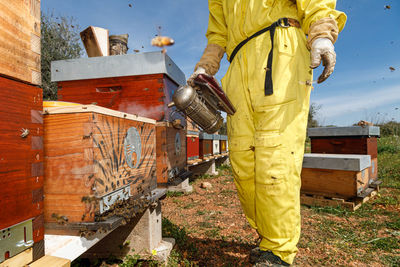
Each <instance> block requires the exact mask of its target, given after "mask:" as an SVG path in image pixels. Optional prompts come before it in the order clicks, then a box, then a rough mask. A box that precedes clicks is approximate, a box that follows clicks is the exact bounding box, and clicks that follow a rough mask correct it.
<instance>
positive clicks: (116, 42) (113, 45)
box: [108, 34, 129, 56]
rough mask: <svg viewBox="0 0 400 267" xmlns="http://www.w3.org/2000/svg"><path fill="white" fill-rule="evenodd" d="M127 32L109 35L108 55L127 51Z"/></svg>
mask: <svg viewBox="0 0 400 267" xmlns="http://www.w3.org/2000/svg"><path fill="white" fill-rule="evenodd" d="M128 37H129V35H128V34H120V35H110V37H109V38H108V39H109V42H110V55H114V56H115V55H125V54H126V53H127V52H128Z"/></svg>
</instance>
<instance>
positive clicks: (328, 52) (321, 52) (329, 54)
mask: <svg viewBox="0 0 400 267" xmlns="http://www.w3.org/2000/svg"><path fill="white" fill-rule="evenodd" d="M321 60H322V65H323V66H324V67H325V68H324V71H323V72H322V74H321V75H320V76H319V77H318V83H322V82H323V81H325V80H326V79H328V77H329V76H330V75H331V74H332V72H333V70H334V69H335V64H336V53H335V47H334V46H333V44H332V41H331V40H330V39H328V38H317V39H315V40H314V41H313V43H312V45H311V65H310V68H312V69H315V68H317V67H318V66H319V65H320V64H321Z"/></svg>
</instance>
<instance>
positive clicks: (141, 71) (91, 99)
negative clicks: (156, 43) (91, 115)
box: [51, 52, 186, 126]
mask: <svg viewBox="0 0 400 267" xmlns="http://www.w3.org/2000/svg"><path fill="white" fill-rule="evenodd" d="M51 74H52V81H55V82H57V84H58V90H59V91H58V96H59V100H63V101H70V102H76V103H81V104H92V103H96V104H97V105H99V106H102V107H106V108H110V109H114V110H118V111H121V112H126V113H129V114H136V115H139V116H142V117H146V118H151V119H154V120H157V121H169V122H173V121H174V120H177V119H179V120H180V122H181V124H182V125H183V126H186V121H185V117H184V116H182V114H180V113H179V112H177V111H176V107H171V108H168V104H169V103H170V102H171V101H172V95H173V93H174V92H175V90H176V89H177V88H178V86H179V85H181V84H185V83H186V79H185V75H184V74H183V72H182V71H181V70H180V69H179V68H178V67H177V66H176V65H175V63H174V62H173V61H172V60H171V59H170V58H169V57H168V56H167V55H166V54H162V53H160V52H150V53H142V54H134V55H119V56H109V57H93V58H81V59H75V60H63V61H55V62H52V73H51Z"/></svg>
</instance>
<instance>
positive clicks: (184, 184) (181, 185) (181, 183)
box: [167, 178, 193, 194]
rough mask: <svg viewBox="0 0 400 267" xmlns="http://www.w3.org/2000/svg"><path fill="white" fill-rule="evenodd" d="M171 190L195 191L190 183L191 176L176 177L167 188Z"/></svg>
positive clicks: (186, 192)
mask: <svg viewBox="0 0 400 267" xmlns="http://www.w3.org/2000/svg"><path fill="white" fill-rule="evenodd" d="M167 190H168V191H170V192H182V193H185V194H188V193H192V192H193V186H191V185H190V184H189V178H186V179H175V180H174V181H173V184H172V185H170V186H168V188H167Z"/></svg>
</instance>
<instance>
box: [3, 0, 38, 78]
mask: <svg viewBox="0 0 400 267" xmlns="http://www.w3.org/2000/svg"><path fill="white" fill-rule="evenodd" d="M0 17H1V18H2V20H1V21H0V47H1V48H2V49H0V56H1V59H2V60H1V62H0V74H2V75H6V76H8V77H12V78H15V79H18V80H21V81H24V82H27V83H30V84H35V85H40V84H41V74H40V0H13V1H1V4H0Z"/></svg>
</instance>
